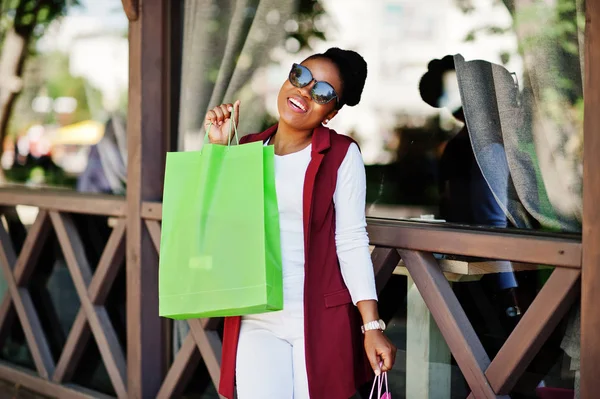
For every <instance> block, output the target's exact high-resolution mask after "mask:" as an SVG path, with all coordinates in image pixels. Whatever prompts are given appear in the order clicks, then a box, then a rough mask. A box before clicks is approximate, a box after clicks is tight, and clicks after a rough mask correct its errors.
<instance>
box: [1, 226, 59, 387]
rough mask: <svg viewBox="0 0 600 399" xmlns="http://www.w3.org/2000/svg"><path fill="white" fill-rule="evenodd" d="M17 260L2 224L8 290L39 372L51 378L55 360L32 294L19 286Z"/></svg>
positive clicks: (2, 250)
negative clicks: (15, 270) (15, 269)
mask: <svg viewBox="0 0 600 399" xmlns="http://www.w3.org/2000/svg"><path fill="white" fill-rule="evenodd" d="M16 262H17V257H16V255H15V252H14V249H13V246H12V242H11V240H10V237H9V235H8V233H7V231H6V230H5V229H4V226H3V225H2V224H0V264H1V267H2V271H3V273H4V278H5V280H6V283H7V285H8V292H9V293H10V296H11V298H12V300H11V301H12V303H13V305H14V307H15V310H16V313H17V316H18V318H19V321H20V322H21V327H22V328H23V332H24V334H25V339H26V340H27V344H28V346H29V351H30V352H31V357H32V358H33V361H34V363H35V366H36V369H37V372H38V374H39V375H40V376H41V377H42V378H45V379H49V378H50V377H51V376H52V374H53V373H54V367H55V365H54V360H53V358H52V353H51V352H50V347H49V345H48V341H47V339H46V336H45V335H44V332H43V330H42V325H41V323H40V319H39V317H38V315H37V313H36V310H35V307H34V306H33V301H32V300H31V295H30V294H29V291H28V289H27V288H24V287H19V286H17V282H16V279H15V277H14V275H13V267H14V265H15V264H16Z"/></svg>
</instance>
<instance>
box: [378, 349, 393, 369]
mask: <svg viewBox="0 0 600 399" xmlns="http://www.w3.org/2000/svg"><path fill="white" fill-rule="evenodd" d="M379 357H381V361H382V363H383V365H382V366H381V371H382V372H384V373H385V372H387V371H390V370H391V369H392V367H393V366H394V362H395V361H396V348H395V347H394V346H393V345H390V346H389V347H387V348H385V349H384V350H382V351H381V352H380V354H379Z"/></svg>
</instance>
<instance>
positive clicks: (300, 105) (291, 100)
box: [290, 98, 306, 111]
mask: <svg viewBox="0 0 600 399" xmlns="http://www.w3.org/2000/svg"><path fill="white" fill-rule="evenodd" d="M290 102H291V103H292V104H294V105H295V106H296V107H298V108H300V109H301V110H302V111H306V108H304V105H302V103H300V101H298V100H296V99H295V98H290Z"/></svg>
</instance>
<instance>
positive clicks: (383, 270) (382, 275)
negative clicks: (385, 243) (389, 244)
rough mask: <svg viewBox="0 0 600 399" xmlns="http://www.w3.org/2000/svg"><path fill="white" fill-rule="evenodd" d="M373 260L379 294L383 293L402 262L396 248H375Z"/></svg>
mask: <svg viewBox="0 0 600 399" xmlns="http://www.w3.org/2000/svg"><path fill="white" fill-rule="evenodd" d="M371 260H372V261H373V270H374V272H375V285H376V286H377V292H381V290H383V288H384V287H385V285H386V284H387V282H388V280H389V279H390V277H392V274H394V269H395V268H396V266H397V265H398V262H399V261H400V255H398V251H397V250H396V249H395V248H375V249H374V250H373V252H371Z"/></svg>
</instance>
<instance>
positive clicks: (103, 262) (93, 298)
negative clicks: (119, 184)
mask: <svg viewBox="0 0 600 399" xmlns="http://www.w3.org/2000/svg"><path fill="white" fill-rule="evenodd" d="M16 205H28V206H33V207H37V208H39V212H38V214H37V217H36V218H35V221H34V222H33V224H32V225H31V226H30V227H29V229H28V231H27V235H26V238H25V240H24V242H23V245H22V247H21V250H20V252H19V253H16V250H15V248H14V245H13V242H12V240H11V238H10V236H9V231H7V230H6V228H5V227H4V226H3V225H0V265H1V267H2V273H3V275H4V278H5V280H6V283H7V286H8V291H7V292H6V294H5V295H4V298H3V299H2V302H1V304H0V346H1V345H3V342H4V341H3V340H4V339H5V338H6V337H7V336H8V335H9V330H10V328H11V326H12V322H14V321H16V320H15V316H16V319H18V322H19V323H20V325H21V327H22V329H23V331H24V335H25V339H26V342H27V346H28V348H29V351H30V353H31V356H32V358H33V361H34V364H35V369H36V372H37V373H32V372H30V371H27V370H23V369H20V368H18V367H16V366H14V365H10V364H8V363H6V362H2V363H0V378H1V379H5V380H9V381H12V382H14V383H16V384H19V385H23V386H25V387H27V388H29V389H32V390H35V391H38V392H40V393H43V394H46V395H51V396H55V397H60V398H71V397H93V398H98V397H103V396H105V395H102V394H100V393H98V392H92V391H89V390H87V389H85V388H82V387H77V386H74V385H72V384H70V381H71V378H72V377H73V374H74V373H75V370H76V369H77V367H78V366H79V364H80V361H81V358H82V356H83V353H84V350H85V348H86V347H87V345H88V342H89V339H90V338H91V337H93V339H94V340H95V341H96V344H97V346H98V349H99V351H100V356H101V358H102V361H103V362H104V365H105V366H106V370H107V371H108V374H109V377H110V380H111V382H112V385H113V387H114V390H115V392H116V394H117V396H119V397H121V398H126V397H127V368H126V361H125V352H124V351H125V348H123V347H121V345H120V343H119V340H118V339H117V334H116V332H115V328H114V326H113V324H112V322H111V320H110V318H109V316H108V313H107V311H106V309H105V307H104V304H105V301H106V298H107V296H108V293H109V291H110V289H111V287H112V284H113V282H114V280H115V278H116V276H117V273H118V272H119V269H120V267H121V265H122V264H123V261H124V259H125V226H126V219H125V217H124V216H125V201H124V199H123V198H118V197H107V196H85V195H79V194H75V193H69V192H64V191H60V192H52V191H50V192H35V191H32V190H0V207H1V208H2V214H7V213H8V212H12V213H13V215H14V214H15V211H14V206H16ZM72 213H80V214H92V215H105V216H112V217H114V218H115V223H114V227H113V229H112V233H111V235H110V237H109V239H108V241H107V243H106V246H105V248H104V251H103V252H102V255H101V257H100V261H99V262H98V265H97V267H96V268H95V272H94V273H92V267H91V265H90V264H89V262H88V259H87V257H86V254H85V248H84V245H83V243H82V239H81V236H80V233H79V232H78V230H77V228H76V227H75V224H74V222H73V219H72V216H71V214H72ZM51 229H53V230H54V232H55V234H56V237H57V239H58V243H59V246H60V248H61V250H62V253H63V255H64V258H65V262H66V265H67V268H68V270H69V274H70V276H71V279H72V281H73V284H74V286H75V289H76V291H77V295H78V297H79V301H80V303H81V306H80V309H79V312H78V313H77V316H76V318H75V321H74V323H73V325H72V327H71V330H70V332H69V335H68V337H67V339H66V342H65V345H64V347H63V350H62V353H61V354H60V357H59V359H58V362H55V361H54V358H53V356H52V354H51V350H50V345H49V341H48V339H47V337H46V335H45V333H44V330H43V329H42V325H41V322H40V317H39V315H38V311H37V310H36V309H35V307H34V304H33V300H32V297H31V294H30V292H29V288H28V287H29V285H30V283H31V278H32V275H33V274H34V272H35V268H36V267H37V266H38V265H39V261H40V254H41V252H42V249H43V247H44V245H45V244H46V242H47V239H48V237H49V235H50V233H51ZM42 261H43V260H42Z"/></svg>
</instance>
